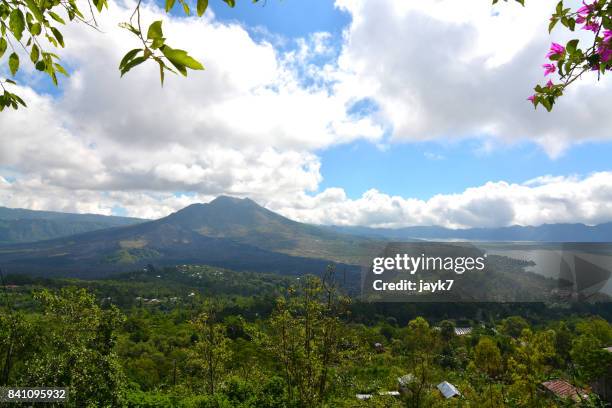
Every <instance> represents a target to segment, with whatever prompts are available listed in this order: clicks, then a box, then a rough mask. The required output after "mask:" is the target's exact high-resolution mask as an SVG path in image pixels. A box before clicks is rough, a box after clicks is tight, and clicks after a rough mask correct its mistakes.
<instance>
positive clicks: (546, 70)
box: [542, 64, 557, 76]
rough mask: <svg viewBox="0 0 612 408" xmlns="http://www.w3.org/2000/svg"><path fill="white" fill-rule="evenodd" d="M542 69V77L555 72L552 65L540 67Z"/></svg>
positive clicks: (554, 67)
mask: <svg viewBox="0 0 612 408" xmlns="http://www.w3.org/2000/svg"><path fill="white" fill-rule="evenodd" d="M542 68H544V76H547V75H550V74H552V73H554V72H555V71H556V70H557V67H556V66H555V65H554V64H544V65H542Z"/></svg>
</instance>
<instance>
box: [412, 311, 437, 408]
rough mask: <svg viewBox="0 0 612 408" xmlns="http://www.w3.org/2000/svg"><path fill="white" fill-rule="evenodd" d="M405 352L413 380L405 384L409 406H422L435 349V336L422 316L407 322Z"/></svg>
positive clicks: (430, 376) (431, 371)
mask: <svg viewBox="0 0 612 408" xmlns="http://www.w3.org/2000/svg"><path fill="white" fill-rule="evenodd" d="M405 345H406V353H407V357H408V361H409V363H410V369H411V370H412V374H413V375H414V381H411V382H410V383H409V384H407V389H408V391H409V397H408V398H409V400H410V404H411V405H410V406H414V407H417V408H418V407H421V406H424V402H425V401H424V397H425V391H426V389H427V387H428V385H429V383H430V381H431V379H432V377H433V366H434V356H435V353H436V349H437V344H436V336H434V334H433V333H432V330H431V328H430V327H429V323H427V320H425V319H424V318H422V317H417V318H416V319H413V320H411V321H410V322H408V334H407V335H406V339H405Z"/></svg>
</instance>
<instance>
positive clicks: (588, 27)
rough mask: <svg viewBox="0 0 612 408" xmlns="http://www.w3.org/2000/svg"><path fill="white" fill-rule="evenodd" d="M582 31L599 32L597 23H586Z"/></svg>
mask: <svg viewBox="0 0 612 408" xmlns="http://www.w3.org/2000/svg"><path fill="white" fill-rule="evenodd" d="M582 29H583V30H588V31H592V32H594V33H596V32H597V31H599V23H587V24H585V25H583V26H582Z"/></svg>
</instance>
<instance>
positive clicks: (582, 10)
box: [576, 1, 594, 17]
mask: <svg viewBox="0 0 612 408" xmlns="http://www.w3.org/2000/svg"><path fill="white" fill-rule="evenodd" d="M582 4H584V6H582V7H580V8H579V9H578V10H577V11H576V12H577V13H578V15H579V16H580V17H586V16H587V15H588V14H589V13H590V12H592V11H593V9H594V7H593V5H592V4H589V5H587V4H586V3H585V2H584V1H583V2H582Z"/></svg>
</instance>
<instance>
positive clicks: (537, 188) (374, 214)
mask: <svg viewBox="0 0 612 408" xmlns="http://www.w3.org/2000/svg"><path fill="white" fill-rule="evenodd" d="M267 205H268V207H270V208H271V209H273V210H276V211H279V212H280V213H282V214H284V215H286V216H287V217H290V218H293V219H296V220H300V221H304V222H310V223H315V224H337V225H369V226H376V227H392V228H395V227H405V226H412V225H440V226H445V227H451V228H463V227H499V226H509V225H540V224H546V223H575V222H582V223H587V224H591V225H594V224H599V223H602V222H608V221H610V220H611V219H612V172H600V173H594V174H591V175H589V176H587V177H584V178H579V177H552V176H546V177H542V178H540V179H539V180H537V182H536V181H533V180H532V181H530V182H527V183H524V184H511V183H507V182H504V181H500V182H489V183H486V184H484V185H482V186H478V187H472V188H468V189H466V190H465V191H463V192H461V193H459V194H439V195H436V196H434V197H432V198H430V199H428V200H419V199H412V198H404V197H399V196H391V195H388V194H385V193H383V192H380V191H377V190H374V189H372V190H369V191H367V192H366V193H364V194H363V195H362V196H361V197H360V198H358V199H350V198H348V197H347V196H346V194H345V193H344V191H343V190H342V189H337V188H332V189H327V190H325V191H323V192H321V193H320V194H317V195H315V196H306V195H301V196H299V197H297V198H296V199H295V200H284V201H283V200H276V201H274V200H273V201H271V202H268V203H267Z"/></svg>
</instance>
